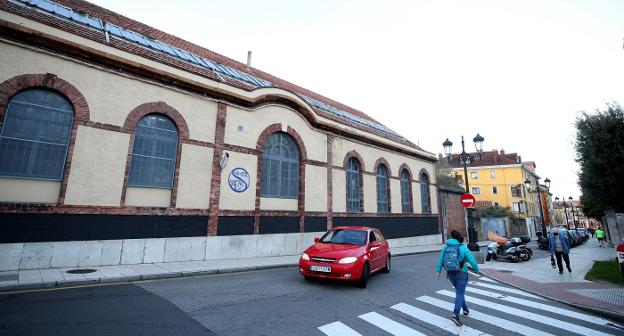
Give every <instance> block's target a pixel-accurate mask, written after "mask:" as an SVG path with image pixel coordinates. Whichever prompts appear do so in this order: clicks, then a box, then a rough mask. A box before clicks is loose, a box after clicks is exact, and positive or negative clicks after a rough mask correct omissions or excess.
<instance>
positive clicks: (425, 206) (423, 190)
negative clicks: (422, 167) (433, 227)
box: [420, 173, 431, 214]
mask: <svg viewBox="0 0 624 336" xmlns="http://www.w3.org/2000/svg"><path fill="white" fill-rule="evenodd" d="M420 199H421V202H422V212H423V213H425V214H428V213H431V204H430V202H429V200H430V197H429V177H428V176H427V174H425V173H422V174H420Z"/></svg>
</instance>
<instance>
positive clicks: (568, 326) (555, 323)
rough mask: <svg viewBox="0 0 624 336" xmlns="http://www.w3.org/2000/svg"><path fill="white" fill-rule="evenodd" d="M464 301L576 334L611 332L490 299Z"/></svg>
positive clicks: (446, 292)
mask: <svg viewBox="0 0 624 336" xmlns="http://www.w3.org/2000/svg"><path fill="white" fill-rule="evenodd" d="M437 293H438V294H442V295H446V296H448V297H452V298H455V293H453V292H451V291H447V290H439V291H437ZM465 299H466V301H468V302H472V303H474V304H477V305H480V306H483V307H486V308H490V309H495V310H498V311H500V312H502V313H506V314H511V315H515V316H516V317H522V318H525V319H529V320H533V321H535V322H539V323H543V324H546V325H550V326H552V327H555V328H560V329H564V330H567V331H568V332H573V333H576V334H580V335H592V336H598V335H600V336H607V335H611V334H607V333H603V332H600V331H597V330H594V329H589V328H586V327H583V326H580V325H577V324H573V323H568V322H564V321H561V320H558V319H554V318H550V317H546V316H543V315H539V314H534V313H530V312H527V311H525V310H522V309H517V308H513V307H509V306H505V305H502V304H498V303H494V302H491V301H486V300H481V299H477V298H474V297H472V296H468V295H466V296H465Z"/></svg>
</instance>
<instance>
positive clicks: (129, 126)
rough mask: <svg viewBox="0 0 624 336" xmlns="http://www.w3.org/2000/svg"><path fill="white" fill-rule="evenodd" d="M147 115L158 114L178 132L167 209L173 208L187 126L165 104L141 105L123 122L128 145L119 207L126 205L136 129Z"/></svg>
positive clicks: (176, 195) (175, 200) (175, 111)
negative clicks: (164, 117)
mask: <svg viewBox="0 0 624 336" xmlns="http://www.w3.org/2000/svg"><path fill="white" fill-rule="evenodd" d="M149 114H160V115H164V116H166V117H168V118H169V119H171V120H172V121H173V124H174V125H175V126H176V128H177V130H178V145H177V150H176V161H175V168H174V172H173V187H172V188H171V198H170V199H169V207H171V208H175V206H176V203H177V198H178V178H179V174H180V161H181V156H182V140H188V139H189V130H188V125H187V124H186V120H184V117H182V115H181V114H180V112H178V110H176V109H175V108H173V107H171V106H170V105H168V104H167V103H165V102H150V103H143V104H141V105H139V106H137V107H135V108H134V109H132V111H130V113H128V116H127V117H126V121H125V122H124V129H125V130H127V131H129V133H130V143H129V144H128V156H127V159H126V173H125V175H124V182H123V188H122V191H121V206H122V207H123V206H125V205H126V193H127V191H128V176H129V174H130V163H131V162H132V151H133V149H134V140H135V136H136V128H137V125H138V123H139V120H141V118H143V117H145V116H146V115H149Z"/></svg>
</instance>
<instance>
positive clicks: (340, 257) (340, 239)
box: [299, 226, 391, 288]
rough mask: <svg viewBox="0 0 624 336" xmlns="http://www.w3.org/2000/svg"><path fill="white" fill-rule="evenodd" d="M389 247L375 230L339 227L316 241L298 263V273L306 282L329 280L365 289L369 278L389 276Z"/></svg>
mask: <svg viewBox="0 0 624 336" xmlns="http://www.w3.org/2000/svg"><path fill="white" fill-rule="evenodd" d="M390 268H391V255H390V246H389V245H388V241H386V240H385V239H384V237H383V235H382V234H381V232H380V231H379V230H377V229H374V228H369V227H359V226H340V227H336V228H333V229H331V230H329V231H328V232H327V233H325V235H323V237H321V238H320V239H319V238H315V239H314V245H312V246H310V247H308V248H307V249H306V250H305V252H304V253H303V254H302V255H301V258H300V259H299V273H300V274H301V275H303V276H304V278H305V279H306V280H311V279H313V278H326V279H335V280H342V281H354V282H356V283H357V284H358V286H359V287H362V288H364V287H366V284H367V282H368V277H369V276H370V275H371V274H373V273H375V272H377V271H383V272H385V273H388V272H390Z"/></svg>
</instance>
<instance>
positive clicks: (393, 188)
mask: <svg viewBox="0 0 624 336" xmlns="http://www.w3.org/2000/svg"><path fill="white" fill-rule="evenodd" d="M390 195H391V197H390V204H391V206H390V208H391V209H390V210H391V211H392V212H393V213H401V212H403V209H402V208H401V181H399V180H396V179H390Z"/></svg>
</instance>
